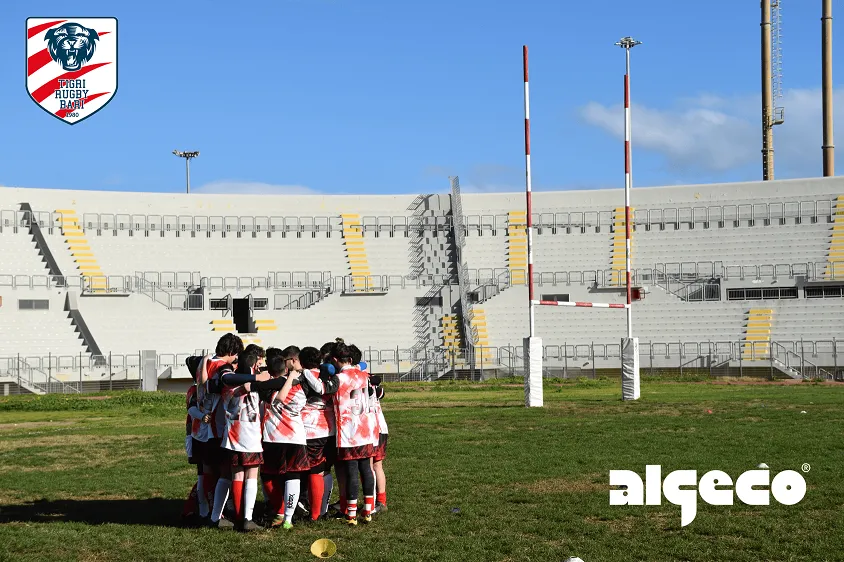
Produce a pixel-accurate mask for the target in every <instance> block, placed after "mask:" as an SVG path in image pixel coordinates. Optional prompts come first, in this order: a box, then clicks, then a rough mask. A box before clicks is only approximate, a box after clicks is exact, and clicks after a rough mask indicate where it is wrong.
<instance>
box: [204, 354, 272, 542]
mask: <svg viewBox="0 0 844 562" xmlns="http://www.w3.org/2000/svg"><path fill="white" fill-rule="evenodd" d="M259 361H260V351H259V350H256V349H250V350H248V351H244V352H243V353H241V354H240V356H239V357H238V361H237V371H236V373H237V374H242V375H253V376H254V370H255V367H256V366H257V365H258V362H259ZM222 381H223V384H224V385H225V384H226V383H227V382H234V381H226V380H225V375H223V377H222ZM221 400H222V403H223V411H224V412H225V421H226V431H225V433H224V434H223V441H222V446H223V449H225V452H226V454H227V456H228V458H229V466H230V467H231V473H232V496H233V498H234V509H235V520H236V522H237V525H238V526H239V528H240V529H242V530H243V531H254V530H256V529H258V528H259V527H258V525H257V524H255V522H254V521H252V514H253V510H254V507H255V499H256V498H257V496H258V468H259V467H260V466H261V462H262V460H263V459H262V452H263V449H262V448H261V419H260V417H259V416H258V393H257V392H254V391H252V390H251V389H250V388H249V383H245V384H240V385H237V386H224V387H223V388H222V392H221ZM215 499H216V498H215ZM215 507H216V506H215Z"/></svg>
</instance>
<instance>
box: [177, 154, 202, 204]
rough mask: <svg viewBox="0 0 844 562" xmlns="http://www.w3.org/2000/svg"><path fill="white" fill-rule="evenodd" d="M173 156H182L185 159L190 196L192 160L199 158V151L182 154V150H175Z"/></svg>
mask: <svg viewBox="0 0 844 562" xmlns="http://www.w3.org/2000/svg"><path fill="white" fill-rule="evenodd" d="M173 154H175V155H176V156H180V157H182V158H184V159H185V174H186V176H187V191H186V193H188V194H190V159H191V158H196V157H197V156H199V151H198V150H197V151H194V152H182V151H181V150H174V151H173Z"/></svg>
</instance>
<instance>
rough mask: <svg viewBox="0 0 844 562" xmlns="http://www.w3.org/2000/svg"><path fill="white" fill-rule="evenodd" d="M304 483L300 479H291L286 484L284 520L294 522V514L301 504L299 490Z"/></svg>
mask: <svg viewBox="0 0 844 562" xmlns="http://www.w3.org/2000/svg"><path fill="white" fill-rule="evenodd" d="M301 489H302V483H301V482H300V481H299V479H298V478H296V479H290V480H288V481H287V482H285V483H284V520H285V521H287V522H288V523H292V522H293V513H294V512H295V511H296V504H298V503H299V490H301Z"/></svg>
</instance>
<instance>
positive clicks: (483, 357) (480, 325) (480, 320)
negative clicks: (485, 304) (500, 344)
mask: <svg viewBox="0 0 844 562" xmlns="http://www.w3.org/2000/svg"><path fill="white" fill-rule="evenodd" d="M470 325H471V327H472V336H473V338H474V340H475V342H474V346H473V347H474V348H475V363H479V362H480V363H482V364H485V365H492V363H493V362H494V361H495V353H494V352H493V350H492V348H491V347H490V345H489V332H488V331H487V323H486V312H484V309H482V308H476V307H472V320H471V322H470Z"/></svg>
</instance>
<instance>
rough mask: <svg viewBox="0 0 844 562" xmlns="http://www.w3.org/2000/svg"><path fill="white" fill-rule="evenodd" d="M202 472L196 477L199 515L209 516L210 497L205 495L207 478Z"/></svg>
mask: <svg viewBox="0 0 844 562" xmlns="http://www.w3.org/2000/svg"><path fill="white" fill-rule="evenodd" d="M202 476H203V475H202V474H200V475H199V476H197V477H196V501H197V502H198V503H199V516H200V517H208V512H209V511H210V510H209V509H208V498H207V497H205V478H203V477H202Z"/></svg>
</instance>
